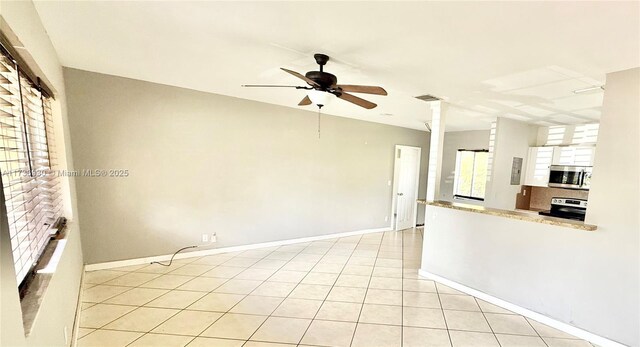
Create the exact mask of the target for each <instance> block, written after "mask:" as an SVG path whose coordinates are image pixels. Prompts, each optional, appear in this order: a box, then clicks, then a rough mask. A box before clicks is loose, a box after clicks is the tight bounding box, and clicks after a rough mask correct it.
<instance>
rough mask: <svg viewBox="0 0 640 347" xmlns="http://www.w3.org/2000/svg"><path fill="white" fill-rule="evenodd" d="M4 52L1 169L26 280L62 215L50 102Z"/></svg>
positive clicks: (20, 275) (20, 276)
mask: <svg viewBox="0 0 640 347" xmlns="http://www.w3.org/2000/svg"><path fill="white" fill-rule="evenodd" d="M2 53H3V54H2V55H1V56H0V140H1V141H2V144H1V148H0V149H1V150H0V172H1V173H2V188H3V190H4V195H5V203H6V208H7V220H8V222H9V233H10V237H11V248H12V253H13V260H14V265H15V270H16V277H17V280H18V283H21V282H22V281H23V280H24V278H25V277H26V275H27V274H28V272H29V271H30V269H31V268H32V267H33V265H34V264H35V262H36V261H37V260H38V258H39V256H40V254H41V253H42V251H43V250H44V247H45V246H46V244H47V242H48V241H49V239H50V234H51V232H52V225H53V224H54V223H55V221H56V220H57V218H58V217H59V216H60V210H61V208H60V207H61V201H60V194H59V183H58V180H59V179H58V177H57V175H56V174H54V172H53V171H52V166H53V164H52V162H53V160H54V159H53V158H52V155H51V154H50V153H51V152H50V148H49V143H50V142H52V140H49V138H51V139H53V126H52V122H51V105H50V100H49V98H47V97H45V96H44V95H43V94H42V93H41V92H40V90H39V88H38V87H37V86H35V85H34V84H33V83H32V82H31V81H30V80H29V79H27V78H26V77H24V76H22V75H21V72H20V70H19V68H18V66H17V65H16V63H15V62H14V61H13V60H12V59H11V57H9V56H8V55H7V54H5V53H4V52H2Z"/></svg>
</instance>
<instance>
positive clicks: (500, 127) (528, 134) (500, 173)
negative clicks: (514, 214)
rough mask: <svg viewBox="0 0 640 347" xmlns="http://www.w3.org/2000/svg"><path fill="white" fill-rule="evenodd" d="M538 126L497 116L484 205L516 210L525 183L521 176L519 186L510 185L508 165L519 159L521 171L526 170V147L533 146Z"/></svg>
mask: <svg viewBox="0 0 640 347" xmlns="http://www.w3.org/2000/svg"><path fill="white" fill-rule="evenodd" d="M537 132H538V127H537V126H535V125H531V124H528V123H524V122H520V121H516V120H513V119H508V118H503V117H498V120H497V128H496V139H495V147H494V152H493V167H492V168H491V180H490V181H489V184H488V185H487V194H486V198H485V204H484V205H485V206H487V207H493V208H500V209H506V210H513V209H515V207H516V195H517V194H518V193H519V192H520V185H521V184H522V183H523V182H524V173H522V174H521V177H520V184H518V185H511V166H512V163H513V158H514V157H517V158H522V159H523V161H522V170H523V171H524V169H525V168H526V167H527V155H528V153H529V147H530V146H534V145H535V143H536V138H537V135H538V134H537Z"/></svg>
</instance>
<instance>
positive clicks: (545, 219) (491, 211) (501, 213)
mask: <svg viewBox="0 0 640 347" xmlns="http://www.w3.org/2000/svg"><path fill="white" fill-rule="evenodd" d="M418 203H419V204H422V205H430V206H438V207H444V208H451V209H454V210H460V211H468V212H476V213H483V214H488V215H492V216H498V217H505V218H512V219H519V220H524V221H530V222H535V223H542V224H549V225H556V226H561V227H567V228H574V229H580V230H585V231H594V230H596V229H598V227H597V226H595V225H591V224H585V223H584V222H581V221H577V220H571V219H564V218H556V217H549V216H541V215H537V214H533V213H530V212H518V211H510V210H500V209H497V208H489V207H483V206H477V205H470V204H460V203H455V202H449V201H426V200H418Z"/></svg>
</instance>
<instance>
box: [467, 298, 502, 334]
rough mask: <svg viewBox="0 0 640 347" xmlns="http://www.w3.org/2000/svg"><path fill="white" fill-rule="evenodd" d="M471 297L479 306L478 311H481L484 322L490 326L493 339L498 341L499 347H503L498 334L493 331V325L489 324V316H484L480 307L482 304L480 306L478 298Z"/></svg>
mask: <svg viewBox="0 0 640 347" xmlns="http://www.w3.org/2000/svg"><path fill="white" fill-rule="evenodd" d="M471 297H472V298H473V302H475V303H476V305H478V309H479V310H480V313H482V317H483V318H484V321H485V322H487V325H488V326H489V330H491V334H492V335H493V338H494V339H496V342H498V346H502V344H501V343H500V340H498V336H496V332H495V331H493V327H492V326H491V323H489V320H488V319H487V316H486V315H485V314H484V311H482V307H480V304H478V298H476V297H475V296H471Z"/></svg>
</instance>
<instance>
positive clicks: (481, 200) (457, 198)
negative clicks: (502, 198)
mask: <svg viewBox="0 0 640 347" xmlns="http://www.w3.org/2000/svg"><path fill="white" fill-rule="evenodd" d="M453 200H462V201H477V202H483V201H484V198H474V197H472V196H462V195H454V196H453Z"/></svg>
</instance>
